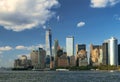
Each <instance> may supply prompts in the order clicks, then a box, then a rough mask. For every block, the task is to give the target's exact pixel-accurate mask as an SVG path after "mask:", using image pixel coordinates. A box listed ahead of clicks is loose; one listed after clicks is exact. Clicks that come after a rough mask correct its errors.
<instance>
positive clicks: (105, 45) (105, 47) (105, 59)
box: [102, 42, 108, 65]
mask: <svg viewBox="0 0 120 82" xmlns="http://www.w3.org/2000/svg"><path fill="white" fill-rule="evenodd" d="M102 50H103V63H102V64H103V65H108V42H104V43H103V44H102Z"/></svg>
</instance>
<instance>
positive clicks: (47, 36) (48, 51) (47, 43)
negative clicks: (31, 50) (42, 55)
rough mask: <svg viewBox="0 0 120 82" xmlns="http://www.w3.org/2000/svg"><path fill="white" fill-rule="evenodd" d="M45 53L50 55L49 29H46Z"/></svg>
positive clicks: (50, 36) (50, 37)
mask: <svg viewBox="0 0 120 82" xmlns="http://www.w3.org/2000/svg"><path fill="white" fill-rule="evenodd" d="M46 55H50V56H52V34H51V29H47V30H46Z"/></svg>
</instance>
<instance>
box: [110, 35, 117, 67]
mask: <svg viewBox="0 0 120 82" xmlns="http://www.w3.org/2000/svg"><path fill="white" fill-rule="evenodd" d="M108 54H109V65H118V41H117V39H116V38H114V37H112V38H111V39H109V42H108Z"/></svg>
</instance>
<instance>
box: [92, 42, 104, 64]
mask: <svg viewBox="0 0 120 82" xmlns="http://www.w3.org/2000/svg"><path fill="white" fill-rule="evenodd" d="M101 49H102V47H101V46H100V45H92V44H91V45H90V64H91V65H93V66H98V65H100V64H101V62H99V61H100V59H101V58H100V57H101V54H100V50H101Z"/></svg>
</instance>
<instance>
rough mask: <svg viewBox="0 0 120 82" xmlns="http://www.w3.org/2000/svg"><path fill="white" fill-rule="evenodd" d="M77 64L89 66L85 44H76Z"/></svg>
mask: <svg viewBox="0 0 120 82" xmlns="http://www.w3.org/2000/svg"><path fill="white" fill-rule="evenodd" d="M76 65H77V66H87V65H88V60H87V51H86V45H85V44H77V45H76Z"/></svg>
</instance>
